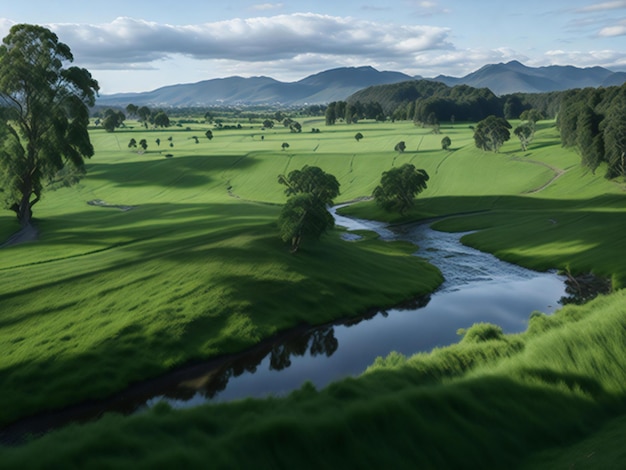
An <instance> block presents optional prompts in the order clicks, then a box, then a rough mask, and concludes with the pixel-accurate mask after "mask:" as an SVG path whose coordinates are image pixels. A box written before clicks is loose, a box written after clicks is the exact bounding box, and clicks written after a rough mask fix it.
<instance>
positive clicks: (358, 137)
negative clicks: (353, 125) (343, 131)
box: [354, 132, 363, 142]
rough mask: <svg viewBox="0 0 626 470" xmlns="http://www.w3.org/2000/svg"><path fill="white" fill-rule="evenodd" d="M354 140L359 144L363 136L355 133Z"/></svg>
mask: <svg viewBox="0 0 626 470" xmlns="http://www.w3.org/2000/svg"><path fill="white" fill-rule="evenodd" d="M354 138H355V139H356V141H357V142H359V141H360V140H361V139H362V138H363V134H361V133H360V132H357V133H356V134H355V135H354Z"/></svg>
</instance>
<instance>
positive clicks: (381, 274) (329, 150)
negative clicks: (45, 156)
mask: <svg viewBox="0 0 626 470" xmlns="http://www.w3.org/2000/svg"><path fill="white" fill-rule="evenodd" d="M190 126H191V129H189V130H185V129H183V128H173V129H167V130H150V131H148V130H143V129H141V128H139V127H137V128H135V129H126V130H118V131H116V132H115V133H112V134H108V133H104V132H103V131H101V130H94V131H93V132H92V140H93V142H94V145H95V147H96V155H95V156H94V158H93V159H92V161H91V162H90V163H89V166H88V176H87V177H86V178H85V179H84V180H83V181H82V182H81V183H80V185H79V186H78V187H75V188H70V189H62V190H58V191H55V192H49V193H47V194H46V196H45V199H44V200H43V201H42V202H41V203H40V204H38V205H37V206H35V217H36V219H37V220H36V224H37V227H38V229H39V231H40V237H39V241H37V242H34V243H26V244H22V245H17V246H12V247H8V248H3V249H2V250H0V273H1V276H2V283H1V286H2V287H0V309H1V310H2V312H3V317H2V320H0V347H1V348H2V350H3V352H4V354H3V355H2V357H1V358H0V379H1V381H2V383H3V384H4V385H5V386H3V387H2V389H1V390H0V397H1V398H2V402H3V403H4V404H5V406H4V407H2V409H1V411H0V423H7V422H10V421H12V420H15V419H17V418H19V417H21V416H25V415H28V414H31V413H35V412H37V411H40V410H44V409H49V408H57V407H60V406H63V405H66V404H69V403H74V402H78V401H81V400H84V399H86V398H91V397H102V396H106V395H108V394H110V393H112V392H114V391H117V390H120V389H121V388H123V387H124V386H126V385H127V384H129V383H131V382H134V381H137V380H141V379H143V378H147V377H151V376H155V375H158V374H159V373H161V372H163V371H164V370H167V369H169V368H172V367H175V366H176V365H178V364H181V363H184V362H187V361H189V360H192V359H198V358H206V357H212V356H216V355H220V354H224V353H228V352H234V351H239V350H242V349H244V348H246V347H249V346H251V345H252V344H254V343H256V342H258V341H260V340H261V339H262V338H266V337H268V336H271V335H273V334H275V333H276V332H278V331H281V330H283V329H286V328H288V327H290V326H294V325H297V324H299V323H323V322H326V321H329V320H332V319H335V318H339V317H344V316H350V315H355V314H358V313H361V312H363V311H365V310H367V309H368V308H371V307H373V306H390V305H393V304H395V303H398V302H400V301H401V300H405V299H407V298H410V297H412V296H415V295H418V294H421V293H425V292H429V291H432V290H434V289H435V288H436V287H437V285H438V284H439V283H440V282H441V278H440V275H439V273H438V272H437V270H436V269H434V268H433V267H431V266H429V265H427V264H426V263H424V262H422V261H420V260H418V259H417V258H415V257H412V256H409V255H410V253H412V252H413V251H414V247H411V246H409V245H407V244H403V243H394V244H386V243H382V242H380V241H378V240H376V239H375V238H374V237H371V236H370V237H366V238H365V239H364V240H362V241H361V242H358V243H347V242H345V241H343V240H341V238H340V231H339V230H334V231H333V232H331V233H330V234H328V235H327V236H326V237H325V238H323V239H322V241H321V242H319V243H311V244H305V245H303V249H302V252H301V253H299V254H298V255H297V256H293V255H290V254H289V252H288V249H287V248H286V247H285V246H284V245H282V244H281V243H280V241H279V239H278V236H277V231H276V228H275V221H276V218H277V215H278V212H279V210H280V207H279V204H281V203H283V202H284V201H285V196H284V194H283V192H282V191H283V188H282V187H281V186H280V185H279V184H278V183H277V176H278V174H281V173H287V172H289V171H290V170H292V169H296V168H301V167H302V166H303V165H304V164H308V165H317V166H320V167H321V168H322V169H323V170H324V171H326V172H328V173H331V174H334V175H335V176H336V177H337V178H338V180H339V182H340V183H341V196H340V197H339V198H338V199H337V202H342V201H349V200H354V199H359V198H363V197H367V196H369V195H370V194H371V192H372V190H373V189H374V187H375V186H376V185H377V183H378V181H379V179H380V175H381V173H382V172H383V171H385V170H387V169H389V168H391V167H392V166H394V165H395V166H398V165H401V164H403V163H406V162H410V163H413V164H415V165H416V166H417V167H418V168H424V169H426V170H427V171H428V173H429V174H430V176H431V180H430V181H429V187H428V189H427V190H426V191H425V192H424V193H423V194H421V195H420V196H419V198H418V202H417V204H416V206H415V209H414V210H413V211H412V212H411V213H410V214H409V215H408V216H407V217H406V218H405V219H411V220H415V219H422V218H429V217H436V216H441V215H446V214H462V213H470V212H471V213H474V214H472V215H471V216H470V215H466V216H463V217H455V218H452V219H446V220H445V221H441V222H439V223H438V225H437V228H440V229H442V230H479V231H478V232H476V233H474V234H472V235H468V236H466V237H465V238H464V241H465V242H467V243H468V244H471V245H474V246H477V247H479V248H480V249H483V250H486V251H492V252H494V253H496V254H497V255H498V256H500V257H502V258H504V259H508V260H511V261H514V262H516V263H519V264H523V265H526V266H529V267H533V268H536V269H541V270H543V269H549V268H560V269H564V270H569V271H570V272H572V273H579V272H580V273H582V272H587V271H593V272H595V273H597V274H601V275H604V276H608V277H611V278H612V279H613V284H614V286H615V287H623V286H624V284H625V283H626V266H624V264H623V263H621V262H620V256H621V254H623V253H624V252H626V232H624V231H623V220H624V215H625V214H624V212H625V211H626V198H625V197H624V188H623V185H620V184H618V183H615V182H607V181H605V180H604V179H603V178H601V177H600V176H598V175H591V174H586V173H585V172H584V171H583V170H582V169H581V168H580V165H579V157H578V155H576V154H575V153H574V152H572V151H570V150H565V149H562V148H561V147H560V145H559V143H558V138H557V134H556V131H555V129H554V128H553V126H552V124H551V123H545V124H543V126H542V129H541V130H540V131H539V133H538V135H537V138H536V140H535V142H534V143H533V144H532V145H531V146H530V149H529V150H528V151H527V152H521V150H520V149H519V143H518V142H517V141H514V140H512V141H510V142H509V143H507V144H506V145H505V146H504V147H503V148H502V149H501V153H499V154H487V153H483V152H481V151H478V150H477V149H475V148H474V146H473V140H472V131H471V130H470V129H469V126H468V124H461V123H459V124H456V125H454V126H445V125H444V126H442V128H441V132H442V134H441V135H433V134H431V133H430V131H429V129H421V128H417V127H415V126H413V125H412V124H409V123H369V122H366V123H360V124H356V125H351V126H346V125H337V126H332V127H326V126H324V125H323V122H321V121H320V120H314V119H312V120H309V121H304V122H303V133H302V134H292V133H289V131H288V130H286V129H283V128H276V129H271V130H265V131H262V130H261V129H260V126H259V125H258V124H254V123H253V124H250V125H245V126H244V127H243V128H242V129H239V130H223V131H214V136H215V138H214V139H213V140H212V141H208V140H207V139H206V138H205V137H204V131H205V130H206V128H207V127H206V126H204V125H200V124H198V125H193V124H192V125H190ZM311 127H318V128H321V130H322V132H321V133H320V134H314V133H311V132H309V131H310V128H311ZM357 132H361V133H362V134H363V135H364V138H363V139H362V140H361V141H360V142H357V141H356V140H355V139H354V134H356V133H357ZM444 135H448V136H449V137H450V138H451V140H452V151H450V152H446V151H443V150H441V144H440V142H441V138H442V137H443V136H444ZM194 136H197V137H199V143H198V144H196V143H195V140H194V139H193V137H194ZM261 136H263V139H262V138H261ZM131 137H134V138H135V139H136V140H137V141H138V140H140V139H142V138H146V139H147V141H148V145H149V148H148V151H147V152H146V153H145V154H138V153H137V152H136V151H134V150H131V149H128V147H127V144H128V141H129V140H130V138H131ZM169 137H171V138H172V143H173V146H172V147H170V145H169V141H168V138H169ZM157 138H158V139H160V141H161V144H160V146H158V147H157V144H156V142H155V140H156V139H157ZM400 140H404V141H405V142H406V144H407V150H406V151H405V152H404V153H397V152H394V151H393V147H394V146H395V144H396V143H397V142H398V141H400ZM282 142H288V143H289V148H288V149H286V150H284V151H283V150H281V144H282ZM166 154H171V155H172V157H171V158H168V157H166ZM598 173H599V174H602V172H601V171H599V172H598ZM96 200H97V201H100V204H101V205H100V206H97V205H90V204H88V203H89V202H90V201H96ZM102 204H107V205H108V206H109V207H103V206H102ZM347 211H349V212H350V213H353V214H356V215H358V216H362V217H369V218H380V219H383V220H389V221H391V222H399V221H401V219H399V218H398V217H397V216H390V215H388V214H385V213H382V212H381V211H380V210H379V209H378V208H377V207H376V206H375V205H374V203H373V202H364V203H359V204H356V205H354V206H351V207H350V208H349V209H347ZM405 219H402V220H405ZM16 229H17V225H16V224H15V223H14V222H13V220H12V218H11V215H10V213H8V212H6V213H3V214H2V215H0V238H6V237H8V236H9V235H10V234H11V233H12V232H13V231H15V230H16ZM623 297H624V295H623V293H622V292H621V291H620V292H619V293H617V294H613V295H612V296H609V297H607V298H606V299H601V300H599V301H597V302H595V303H594V304H592V305H590V306H589V307H584V308H583V307H569V308H567V309H563V311H562V312H561V313H560V314H559V315H555V316H554V317H551V318H548V317H545V316H537V317H536V318H535V319H533V321H532V322H531V330H530V331H529V332H528V333H526V334H525V335H520V336H516V337H503V338H500V339H498V340H497V341H495V342H492V341H487V342H480V343H472V342H471V341H469V340H467V341H465V342H462V343H461V344H459V345H457V346H453V347H451V348H449V349H444V350H441V351H436V352H434V353H433V354H432V355H420V356H418V357H416V358H411V359H408V360H407V359H406V358H401V357H398V356H394V355H392V356H391V357H390V358H387V359H385V360H380V361H378V362H377V364H375V365H373V366H372V368H371V369H370V370H369V371H368V373H366V374H365V375H364V376H363V377H362V378H360V379H356V380H355V379H351V380H348V381H345V382H342V383H339V384H336V385H333V386H331V387H329V388H328V389H326V390H324V391H321V392H319V393H318V392H315V391H313V390H310V389H309V388H308V387H306V386H305V387H304V388H303V390H301V391H300V392H297V393H294V394H293V395H292V396H291V397H289V398H287V399H284V400H279V399H275V400H267V401H257V400H247V401H244V402H241V403H233V404H229V405H220V406H208V407H204V408H202V409H200V410H194V411H186V412H178V411H177V412H174V411H169V410H167V409H166V408H164V407H157V409H156V410H155V412H153V413H149V414H147V415H144V416H140V417H136V418H132V419H128V420H126V419H121V418H118V417H113V416H112V417H109V418H107V419H105V420H103V421H102V422H100V423H97V424H95V425H90V426H86V427H75V428H71V429H68V430H67V431H63V432H60V433H55V434H52V435H50V436H49V437H47V438H45V439H42V440H40V441H36V442H33V443H32V444H29V445H26V446H22V447H20V448H18V449H13V450H2V451H1V454H0V459H2V461H3V462H5V463H6V464H7V465H8V466H14V465H17V463H18V462H24V463H28V466H36V463H37V461H36V460H29V458H31V457H32V458H33V459H36V458H37V457H38V456H40V455H42V452H44V453H45V455H47V456H48V457H49V459H48V458H47V459H46V460H47V461H49V462H53V461H54V462H56V463H58V464H61V463H62V464H63V465H64V466H76V467H84V466H85V465H88V464H91V463H94V462H101V463H102V462H104V463H105V464H106V465H111V466H118V465H123V464H125V465H128V466H130V465H131V462H133V459H135V458H139V457H141V458H142V459H144V460H143V462H145V465H146V466H151V465H152V464H156V463H159V464H160V465H163V466H164V465H166V464H167V463H168V462H169V463H172V464H173V462H175V461H179V462H182V463H183V464H185V463H187V464H189V465H191V464H198V463H200V462H203V461H204V462H206V461H207V459H209V460H211V459H214V460H211V461H213V462H214V463H215V466H216V467H234V466H235V467H236V466H242V465H246V464H249V463H250V462H255V463H259V464H261V466H263V465H262V464H267V465H270V464H273V465H274V466H276V467H281V466H285V467H287V466H289V465H290V462H293V461H294V460H293V459H296V458H297V461H298V462H302V461H307V462H311V463H310V465H311V466H313V465H316V466H318V467H319V466H320V465H326V466H327V465H329V464H330V463H331V462H332V463H333V464H341V462H343V464H344V465H346V466H348V467H361V466H370V467H379V466H380V465H377V463H378V464H382V463H385V464H392V465H393V466H405V467H407V468H409V467H414V465H412V464H414V463H415V462H421V463H423V465H425V466H426V467H428V466H431V467H432V466H436V467H442V466H443V467H448V468H450V467H454V468H461V467H464V466H465V467H471V466H474V465H472V464H474V463H481V464H484V465H494V464H498V465H500V464H501V465H505V464H506V465H509V464H511V463H515V462H519V461H520V460H521V459H522V458H523V457H525V456H528V455H529V454H532V453H533V452H537V451H542V450H545V449H548V448H550V447H553V446H560V445H575V441H576V439H578V438H582V437H584V436H585V435H587V434H589V433H592V432H594V431H596V430H599V429H600V426H602V424H603V423H604V422H605V421H606V420H607V417H608V416H609V415H610V414H611V413H614V414H615V413H617V414H619V413H624V409H623V406H624V398H625V396H626V395H625V394H624V392H625V391H624V389H623V384H624V383H626V372H625V371H624V368H623V364H624V363H626V362H625V361H624V359H626V358H623V357H622V356H623V354H624V352H623V344H624V337H623V335H624V323H623V322H624V317H625V315H624V310H623V307H622V305H623V300H624V299H623ZM583 327H584V328H583ZM544 330H545V331H544ZM620 335H621V336H620ZM557 349H558V351H562V353H560V352H558V351H557ZM555 351H557V352H555ZM583 353H584V354H583ZM559 354H560V355H559ZM555 357H557V358H556V359H555ZM551 360H552V361H553V362H550V361H551ZM476 423H480V424H481V425H480V426H476ZM79 435H80V437H79ZM453 441H454V442H456V443H458V444H455V446H453V447H454V448H453V449H450V448H449V447H450V446H449V443H450V442H453ZM67 442H72V443H73V444H72V445H65V444H63V445H61V444H60V443H67ZM281 442H282V445H281ZM243 448H246V449H247V452H241V451H240V449H243ZM320 448H324V449H328V451H327V453H320V452H318V449H320ZM157 449H159V451H156V450H157ZM393 455H395V457H393ZM29 456H31V457H29ZM394 458H395V459H396V460H393V459H394ZM246 459H249V461H247V460H246ZM377 459H383V460H377ZM389 459H392V460H389ZM361 464H362V465H361Z"/></svg>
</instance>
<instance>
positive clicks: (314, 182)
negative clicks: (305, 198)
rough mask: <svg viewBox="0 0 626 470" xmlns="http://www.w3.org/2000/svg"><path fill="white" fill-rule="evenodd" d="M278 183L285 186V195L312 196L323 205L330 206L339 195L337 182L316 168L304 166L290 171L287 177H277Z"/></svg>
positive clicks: (328, 174) (331, 176)
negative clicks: (304, 194)
mask: <svg viewBox="0 0 626 470" xmlns="http://www.w3.org/2000/svg"><path fill="white" fill-rule="evenodd" d="M278 182H279V183H280V184H283V185H285V186H286V187H287V188H286V189H285V194H286V195H287V196H294V195H297V194H303V193H306V194H313V195H314V196H315V197H316V198H317V199H319V200H320V201H321V202H322V203H324V204H332V202H333V199H335V198H336V197H337V196H338V195H339V181H337V178H335V177H334V176H333V175H331V174H330V173H326V172H325V171H323V170H322V169H321V168H319V167H317V166H308V165H304V166H303V167H302V169H301V170H292V171H290V172H289V174H288V175H287V176H285V175H279V176H278Z"/></svg>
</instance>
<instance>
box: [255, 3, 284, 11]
mask: <svg viewBox="0 0 626 470" xmlns="http://www.w3.org/2000/svg"><path fill="white" fill-rule="evenodd" d="M282 7H283V4H282V3H259V4H257V5H252V9H253V10H260V11H267V10H279V9H281V8H282Z"/></svg>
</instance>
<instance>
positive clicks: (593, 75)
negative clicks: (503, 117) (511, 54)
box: [433, 60, 626, 95]
mask: <svg viewBox="0 0 626 470" xmlns="http://www.w3.org/2000/svg"><path fill="white" fill-rule="evenodd" d="M433 80H435V81H438V82H442V83H445V84H446V85H448V86H454V85H469V86H472V87H475V88H489V89H490V90H491V91H493V92H494V93H495V94H496V95H506V94H509V93H516V92H521V93H544V92H550V91H562V90H568V89H572V88H586V87H594V88H595V87H600V86H610V85H621V84H622V83H624V82H626V73H624V72H612V71H611V70H608V69H605V68H603V67H589V68H578V67H573V66H571V65H567V66H561V65H550V66H548V67H527V66H525V65H524V64H522V63H520V62H518V61H515V60H514V61H511V62H508V63H506V64H503V63H500V64H491V65H485V66H484V67H482V68H480V69H479V70H477V71H475V72H472V73H470V74H468V75H466V76H464V77H461V78H455V77H447V76H445V75H439V76H438V77H435V78H434V79H433Z"/></svg>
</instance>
